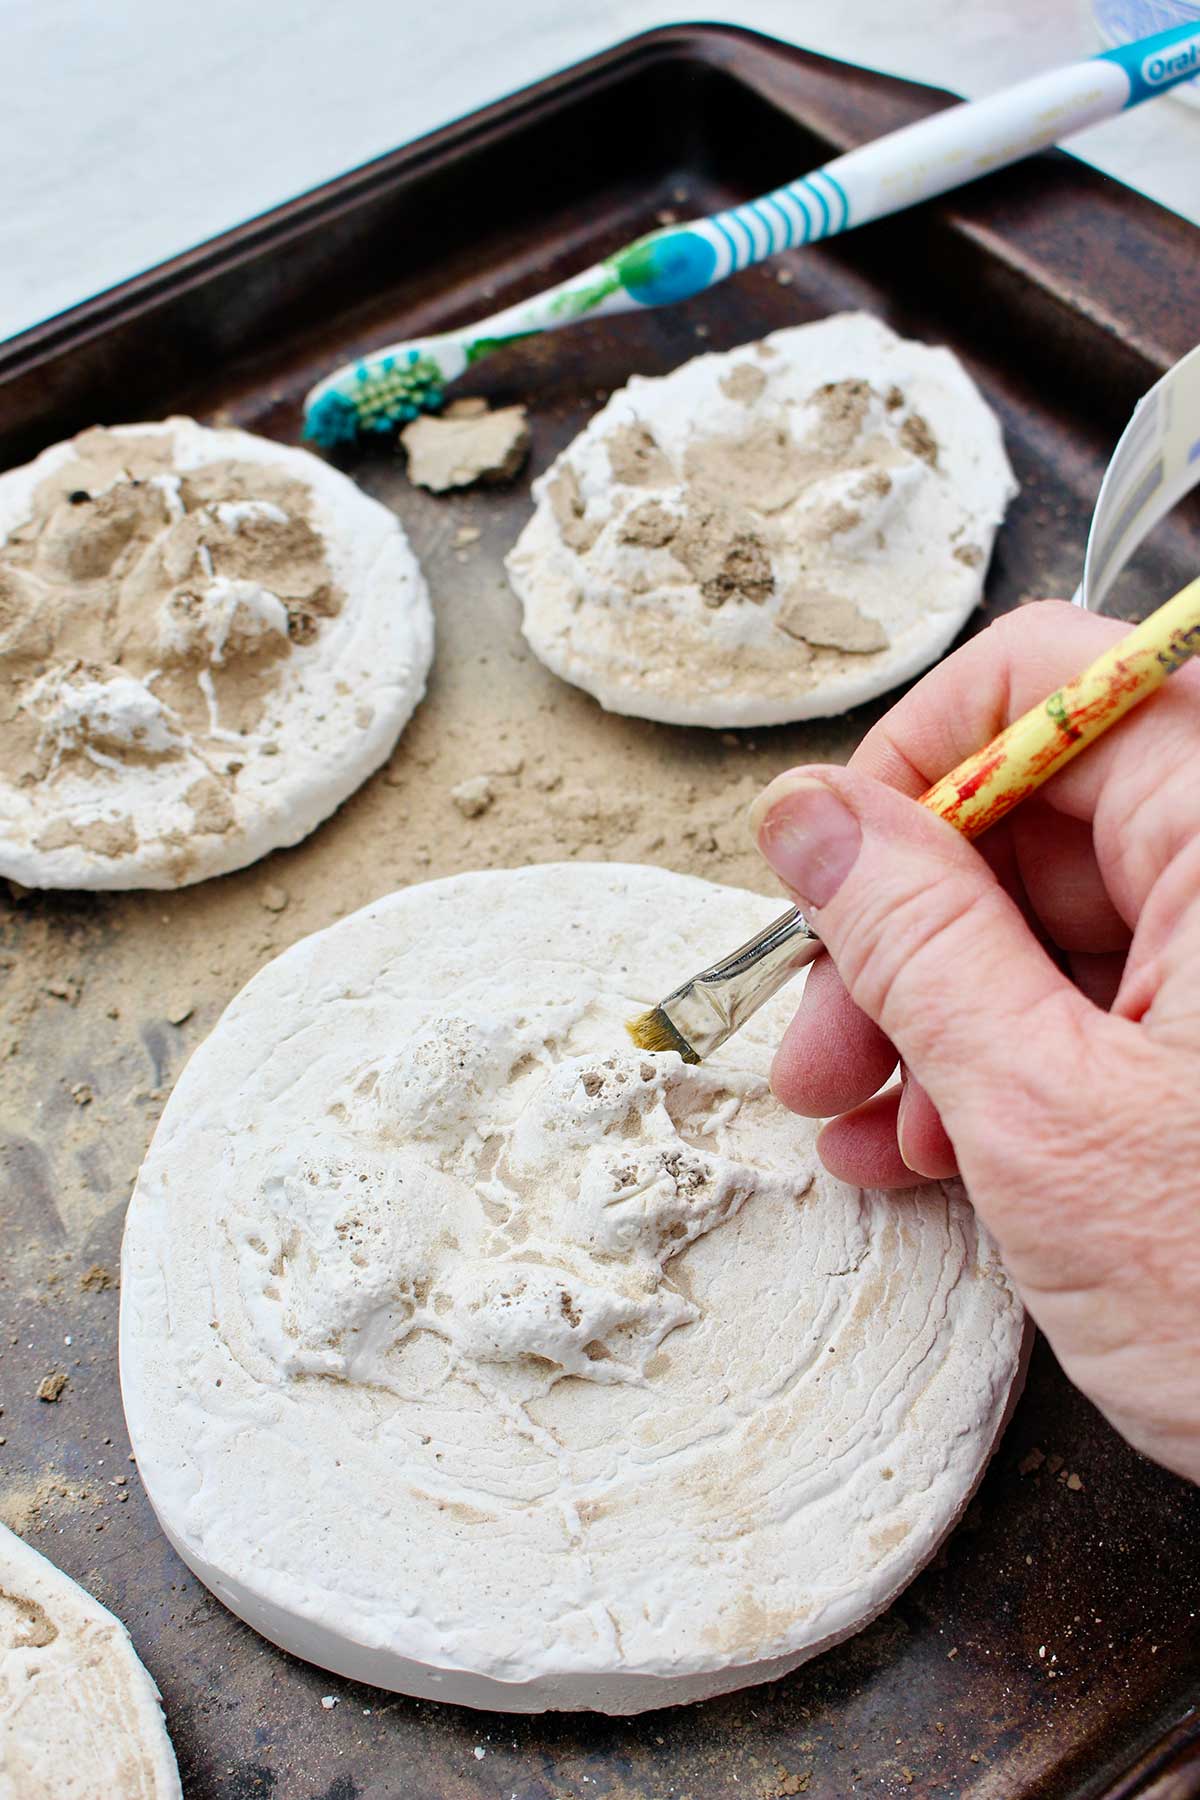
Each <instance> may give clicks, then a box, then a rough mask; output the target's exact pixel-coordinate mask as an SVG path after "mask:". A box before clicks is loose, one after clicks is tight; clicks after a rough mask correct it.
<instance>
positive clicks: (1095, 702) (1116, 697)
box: [921, 580, 1200, 838]
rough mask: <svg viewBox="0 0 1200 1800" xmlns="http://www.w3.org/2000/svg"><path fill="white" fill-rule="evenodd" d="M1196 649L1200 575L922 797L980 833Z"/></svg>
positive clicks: (1199, 643) (967, 830)
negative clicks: (1086, 667) (1081, 672)
mask: <svg viewBox="0 0 1200 1800" xmlns="http://www.w3.org/2000/svg"><path fill="white" fill-rule="evenodd" d="M1197 651H1200V580H1197V581H1193V582H1190V583H1189V584H1188V586H1187V587H1185V588H1184V589H1183V591H1182V593H1179V594H1176V596H1175V598H1174V599H1173V600H1168V601H1167V603H1166V605H1165V606H1160V607H1159V609H1158V611H1157V612H1152V613H1151V614H1150V617H1149V618H1148V619H1145V620H1143V622H1142V624H1140V625H1138V626H1136V627H1135V628H1134V630H1133V631H1131V632H1129V633H1128V635H1127V636H1125V637H1123V638H1121V639H1120V640H1119V641H1118V642H1117V643H1115V644H1114V645H1113V647H1112V649H1111V650H1106V651H1105V653H1104V655H1103V656H1100V657H1097V659H1096V661H1095V662H1094V663H1093V664H1092V666H1091V668H1090V669H1085V670H1084V672H1083V674H1082V675H1077V676H1076V677H1075V679H1074V680H1073V681H1068V682H1067V683H1066V685H1065V686H1063V687H1060V688H1059V689H1058V690H1057V692H1055V693H1053V694H1051V695H1050V697H1049V698H1048V699H1046V700H1043V701H1042V702H1041V704H1040V705H1038V706H1033V707H1031V708H1030V709H1029V711H1028V712H1027V713H1024V714H1023V715H1022V716H1021V718H1019V719H1014V721H1013V723H1012V724H1011V725H1009V726H1007V727H1006V728H1005V730H1003V731H1002V732H1001V733H1000V735H999V737H994V738H993V739H992V741H991V743H990V744H988V745H987V747H986V748H985V749H983V750H977V751H976V752H975V754H974V755H973V756H968V758H967V760H966V761H965V762H962V763H960V764H959V765H958V767H957V769H952V770H951V771H950V773H949V775H943V776H942V778H941V780H940V781H935V782H934V784H933V786H932V787H931V788H930V789H929V790H928V791H927V792H926V793H924V794H922V795H921V805H922V806H927V807H928V808H929V809H930V811H931V812H935V813H937V814H938V816H939V817H940V818H943V819H945V820H946V821H947V822H948V823H949V824H951V825H953V826H954V828H955V830H956V831H961V832H962V834H963V836H964V837H969V838H973V837H978V836H979V834H980V832H981V831H986V830H987V828H988V826H989V825H994V824H995V823H996V820H997V819H1002V818H1003V817H1004V815H1005V813H1007V812H1011V811H1012V809H1013V807H1014V806H1016V805H1017V804H1018V803H1019V802H1020V801H1022V800H1024V799H1025V797H1026V795H1028V794H1032V793H1033V791H1034V790H1035V788H1040V787H1041V785H1042V783H1043V782H1044V781H1048V780H1049V779H1050V777H1051V775H1053V774H1055V773H1056V772H1057V771H1058V770H1059V769H1061V768H1062V767H1063V765H1064V763H1069V762H1070V761H1071V758H1072V757H1074V756H1078V755H1079V752H1080V751H1081V750H1083V749H1085V748H1086V747H1087V745H1088V744H1090V743H1092V742H1093V741H1094V740H1095V739H1096V738H1098V737H1101V736H1103V734H1104V733H1105V732H1106V731H1107V730H1108V729H1109V727H1110V726H1111V725H1115V724H1116V722H1117V720H1118V719H1121V718H1123V717H1124V716H1125V714H1126V713H1127V712H1128V711H1129V709H1130V708H1131V707H1133V706H1136V705H1137V704H1138V702H1139V701H1141V700H1144V699H1145V698H1146V696H1147V695H1148V694H1152V693H1154V691H1155V689H1156V688H1159V687H1161V686H1162V684H1163V682H1164V681H1165V680H1166V679H1167V676H1168V675H1170V674H1172V673H1173V672H1174V671H1175V670H1176V669H1177V668H1178V667H1179V665H1180V663H1184V662H1186V661H1187V659H1188V657H1189V656H1195V655H1196V653H1197Z"/></svg>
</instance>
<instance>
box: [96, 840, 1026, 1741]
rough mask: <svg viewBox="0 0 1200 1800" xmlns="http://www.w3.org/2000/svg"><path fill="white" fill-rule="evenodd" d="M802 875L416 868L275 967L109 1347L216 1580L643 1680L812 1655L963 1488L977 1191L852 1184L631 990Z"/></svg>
mask: <svg viewBox="0 0 1200 1800" xmlns="http://www.w3.org/2000/svg"><path fill="white" fill-rule="evenodd" d="M777 910H778V908H777V905H776V903H773V902H771V901H768V900H764V899H763V898H761V897H760V896H757V895H754V894H750V893H746V892H742V891H739V890H737V889H732V888H722V887H717V886H714V885H712V884H710V883H707V882H704V881H700V880H696V879H693V878H691V877H685V876H681V875H673V874H669V873H666V872H664V871H662V870H659V869H652V868H640V867H639V868H635V867H626V866H619V865H616V866H609V865H592V866H582V867H581V866H577V865H574V864H571V865H549V866H545V867H529V868H526V869H522V870H519V871H515V872H507V871H506V872H496V873H487V874H475V875H463V876H456V877H453V878H451V879H448V880H443V881H435V882H431V883H428V884H426V885H424V886H418V887H413V888H409V889H407V890H405V891H403V892H401V893H397V894H393V895H391V896H390V897H389V898H387V899H384V900H381V901H379V902H377V903H376V904H375V905H372V906H370V907H367V908H365V909H364V910H363V911H361V912H358V913H355V914H354V915H353V916H351V917H350V918H347V919H345V920H343V921H341V922H340V923H338V924H336V925H334V926H332V927H331V928H330V929H329V930H327V931H324V932H322V933H320V934H319V935H317V936H315V937H311V938H308V939H306V940H305V941H303V942H301V943H299V944H297V945H296V946H294V947H293V948H292V949H290V950H288V951H287V952H286V953H285V954H284V955H283V956H280V957H279V958H278V959H277V960H276V961H274V962H272V963H271V964H270V965H269V966H268V967H267V968H265V969H264V970H263V971H262V972H261V973H260V974H259V975H257V976H256V977H255V978H254V980H253V981H252V982H251V983H250V984H249V986H248V987H247V988H246V989H245V990H244V991H243V993H242V994H241V995H240V996H239V998H238V999H237V1000H235V1001H234V1002H233V1004H232V1005H231V1006H230V1007H229V1009H228V1011H227V1012H226V1013H225V1015H224V1017H223V1018H222V1020H221V1021H220V1023H219V1024H218V1026H217V1028H216V1030H215V1031H214V1032H213V1034H212V1036H211V1037H210V1038H209V1039H208V1041H207V1043H205V1044H204V1045H203V1046H202V1047H201V1048H200V1049H199V1050H198V1051H197V1052H196V1054H195V1055H194V1056H193V1058H192V1060H191V1062H190V1063H189V1064H188V1067H187V1069H186V1070H185V1072H184V1074H183V1076H182V1078H181V1080H180V1082H179V1085H178V1087H177V1088H176V1090H175V1092H174V1094H173V1095H172V1097H171V1099H170V1101H169V1103H168V1105H167V1108H166V1110H165V1112H164V1114H163V1117H162V1120H161V1123H160V1124H159V1127H158V1131H157V1133H156V1135H155V1138H154V1142H153V1144H152V1146H151V1149H150V1152H149V1155H148V1157H147V1159H146V1162H145V1165H144V1167H143V1169H142V1172H141V1176H140V1178H139V1181H138V1184H137V1189H136V1192H135V1194H134V1197H133V1201H132V1203H131V1206H130V1210H129V1216H128V1223H127V1226H126V1233H125V1243H124V1251H123V1260H122V1284H121V1379H122V1389H123V1394H124V1400H125V1410H126V1416H127V1419H128V1422H129V1429H130V1433H131V1436H132V1441H133V1445H134V1448H135V1450H136V1453H137V1459H138V1467H139V1471H140V1473H141V1476H142V1479H143V1481H144V1483H145V1486H146V1489H147V1492H148V1493H149V1495H150V1498H151V1501H152V1502H153V1505H154V1507H155V1510H156V1512H157V1514H158V1517H159V1519H160V1521H161V1523H162V1525H163V1528H164V1530H165V1531H166V1533H167V1535H168V1536H169V1538H170V1539H171V1541H172V1543H173V1544H174V1545H175V1546H176V1548H177V1549H178V1550H179V1552H180V1554H181V1555H182V1556H183V1557H184V1559H185V1560H186V1561H187V1562H188V1563H189V1564H190V1566H191V1567H192V1569H193V1570H194V1571H195V1572H196V1574H197V1575H198V1576H199V1577H200V1578H201V1579H202V1580H203V1581H205V1582H206V1583H207V1584H208V1586H209V1587H210V1588H211V1589H212V1590H213V1592H214V1593H215V1594H217V1595H218V1596H219V1598H220V1599H222V1600H223V1601H224V1602H225V1604H226V1605H227V1606H229V1607H231V1608H232V1609H233V1610H234V1611H235V1612H236V1613H238V1614H239V1615H240V1616H241V1617H242V1618H243V1619H245V1620H247V1621H248V1622H249V1623H250V1624H251V1625H253V1626H254V1627H255V1628H256V1629H257V1630H259V1631H261V1632H262V1633H263V1634H264V1635H265V1636H267V1637H269V1638H271V1639H273V1640H274V1641H275V1642H276V1643H278V1644H281V1645H283V1646H284V1647H285V1648H286V1649H288V1650H290V1651H292V1652H294V1653H295V1654H297V1655H299V1656H302V1657H306V1658H308V1659H309V1660H310V1661H313V1662H316V1663H320V1664H323V1665H325V1666H326V1667H328V1668H331V1669H336V1670H338V1671H340V1672H341V1673H343V1674H345V1675H349V1676H352V1677H354V1678H356V1679H359V1680H362V1681H368V1682H373V1683H377V1684H379V1685H381V1686H384V1687H389V1688H393V1689H397V1690H399V1691H401V1692H403V1693H408V1694H416V1695H421V1696H425V1697H428V1698H435V1699H443V1700H447V1701H455V1702H458V1703H460V1704H465V1705H470V1706H479V1707H488V1708H495V1709H499V1710H508V1711H538V1710H541V1709H544V1708H563V1709H573V1708H583V1707H590V1708H597V1709H600V1710H603V1711H607V1712H613V1713H627V1712H638V1711H641V1710H643V1709H645V1708H648V1707H654V1706H662V1705H667V1704H672V1703H674V1702H678V1701H688V1700H699V1699H703V1698H706V1697H707V1696H709V1695H712V1694H718V1693H721V1692H724V1691H726V1690H728V1689H731V1688H736V1687H739V1686H743V1685H745V1684H746V1683H749V1682H755V1681H764V1680H768V1679H770V1678H772V1677H774V1676H777V1675H780V1674H783V1673H785V1672H786V1671H787V1670H789V1669H792V1668H794V1667H795V1666H796V1664H798V1663H800V1662H803V1661H804V1659H805V1658H806V1657H809V1656H812V1655H813V1654H815V1653H816V1652H817V1651H818V1650H820V1649H822V1648H824V1647H825V1646H826V1645H829V1644H832V1643H834V1642H835V1641H836V1640H838V1639H839V1638H842V1637H845V1636H846V1635H847V1634H848V1633H850V1632H853V1631H855V1630H857V1629H858V1628H859V1627H860V1626H862V1625H864V1624H866V1623H867V1621H868V1620H870V1619H871V1618H873V1617H874V1616H875V1614H877V1613H878V1612H879V1611H880V1610H881V1609H882V1608H883V1607H885V1606H886V1605H887V1604H888V1602H889V1601H890V1600H891V1599H892V1598H893V1596H894V1595H895V1594H896V1593H897V1592H898V1591H899V1590H900V1589H901V1588H902V1587H903V1586H904V1584H905V1583H906V1582H907V1581H908V1580H909V1579H910V1578H911V1577H912V1575H913V1574H914V1573H915V1571H916V1570H917V1569H919V1568H920V1567H921V1565H922V1564H923V1563H924V1562H925V1561H926V1560H927V1559H928V1558H929V1557H930V1556H931V1555H932V1553H933V1552H934V1550H935V1549H936V1547H937V1545H938V1544H939V1543H940V1541H941V1540H942V1538H943V1537H944V1536H945V1534H946V1532H947V1531H948V1530H949V1529H950V1527H951V1525H952V1524H953V1523H954V1520H955V1519H956V1518H957V1516H958V1514H959V1513H960V1512H961V1510H962V1508H963V1506H964V1505H965V1503H966V1501H967V1498H968V1496H969V1495H970V1493H971V1491H972V1489H973V1488H974V1486H975V1483H976V1482H977V1480H978V1479H979V1476H980V1473H981V1471H982V1469H983V1466H984V1464H985V1462H986V1460H987V1457H988V1455H989V1452H990V1451H991V1448H992V1446H993V1443H994V1442H995V1439H996V1436H997V1434H998V1432H999V1430H1000V1428H1001V1424H1002V1421H1003V1419H1004V1417H1005V1412H1006V1407H1007V1405H1008V1402H1009V1398H1010V1393H1011V1391H1012V1389H1013V1385H1014V1380H1015V1377H1016V1374H1017V1371H1018V1366H1019V1353H1020V1347H1021V1341H1022V1313H1021V1308H1020V1306H1019V1304H1018V1302H1017V1300H1016V1299H1015V1297H1014V1295H1013V1292H1012V1290H1011V1288H1010V1286H1009V1284H1008V1281H1007V1280H1006V1278H1005V1275H1004V1271H1003V1269H1002V1268H1001V1267H1000V1265H999V1262H998V1260H997V1256H996V1252H995V1250H994V1248H993V1246H992V1245H991V1243H990V1242H989V1241H988V1240H987V1239H986V1237H985V1236H984V1235H983V1233H982V1231H981V1228H980V1227H979V1225H978V1224H977V1222H976V1220H975V1217H974V1214H973V1212H972V1210H971V1208H970V1206H969V1205H968V1203H967V1201H966V1199H965V1198H964V1196H963V1193H962V1191H961V1189H960V1188H958V1187H957V1186H953V1185H946V1186H942V1187H934V1188H926V1189H923V1190H921V1191H920V1192H917V1193H905V1194H898V1195H897V1194H887V1195H885V1194H882V1193H870V1192H862V1191H859V1190H858V1189H855V1188H851V1187H847V1186H845V1185H843V1184H841V1183H839V1182H837V1181H834V1180H833V1179H832V1178H830V1177H829V1176H828V1175H826V1174H824V1173H823V1172H822V1170H821V1169H820V1167H819V1165H818V1162H817V1158H816V1155H815V1152H814V1148H813V1143H814V1134H815V1127H814V1125H813V1123H812V1122H811V1121H806V1120H802V1119H799V1118H796V1117H794V1116H792V1115H791V1114H788V1113H786V1112H785V1111H783V1109H782V1108H781V1107H780V1106H779V1105H778V1104H777V1102H776V1101H775V1100H774V1099H773V1097H772V1096H771V1094H770V1091H769V1088H768V1086H767V1079H766V1077H767V1070H768V1067H769V1061H770V1053H771V1048H772V1045H773V1044H774V1043H775V1042H776V1041H777V1040H778V1036H779V1033H780V1031H781V1030H782V1026H783V1023H784V1021H785V1019H786V1017H787V1016H788V1014H789V1011H790V1008H791V1007H792V1006H793V1005H794V1003H795V998H796V996H795V993H794V992H793V993H791V994H790V995H782V996H779V997H778V998H777V999H776V1000H775V1001H774V1002H773V1003H772V1005H771V1006H770V1007H768V1008H766V1009H764V1010H763V1012H761V1013H760V1014H758V1016H757V1017H756V1018H755V1019H754V1020H752V1021H751V1023H750V1024H749V1025H748V1026H747V1027H746V1029H745V1030H744V1031H742V1032H741V1033H740V1034H739V1036H738V1037H737V1038H736V1039H734V1040H733V1041H732V1042H731V1043H730V1044H729V1045H727V1046H726V1047H725V1049H724V1050H723V1051H722V1052H721V1053H720V1054H719V1055H718V1056H717V1057H715V1058H713V1059H712V1061H711V1062H709V1063H706V1064H705V1065H703V1066H702V1067H699V1068H690V1067H687V1066H685V1065H684V1064H683V1063H682V1062H681V1061H680V1059H679V1058H678V1057H677V1056H676V1055H675V1054H674V1053H667V1054H661V1055H645V1054H643V1053H640V1052H637V1051H635V1050H633V1049H632V1048H631V1046H630V1042H629V1039H628V1037H627V1036H626V1033H625V1021H626V1020H627V1019H628V1018H629V1017H630V1016H631V1015H632V1014H635V1013H636V1012H638V1011H640V1010H641V1009H643V1008H644V1007H646V1006H647V1005H648V1004H650V1003H652V1002H653V1000H654V998H655V996H656V995H659V994H661V993H662V992H663V991H664V990H666V989H668V988H670V987H671V986H672V985H673V984H674V983H675V982H676V981H677V980H678V979H680V978H682V977H683V976H684V975H685V974H686V973H687V972H688V971H694V970H696V969H698V968H700V967H703V966H705V965H706V964H708V963H710V962H712V961H713V960H714V959H715V958H716V957H718V956H719V955H721V954H722V953H724V952H727V951H728V950H729V949H730V948H731V947H732V946H735V945H737V944H738V943H741V942H742V941H743V940H744V939H746V938H747V937H748V936H750V934H751V933H753V932H755V931H757V930H758V929H760V928H761V927H762V926H763V925H764V924H765V923H766V922H767V920H768V919H769V918H770V917H772V916H773V914H774V913H775V912H776V911H777Z"/></svg>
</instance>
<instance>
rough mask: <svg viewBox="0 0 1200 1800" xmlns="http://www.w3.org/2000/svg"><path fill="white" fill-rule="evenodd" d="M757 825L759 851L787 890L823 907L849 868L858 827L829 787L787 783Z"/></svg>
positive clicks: (859, 845)
mask: <svg viewBox="0 0 1200 1800" xmlns="http://www.w3.org/2000/svg"><path fill="white" fill-rule="evenodd" d="M757 824H758V847H759V849H760V850H761V851H762V853H763V855H764V856H765V857H766V859H767V861H768V862H769V863H770V865H771V867H772V868H773V869H774V871H775V873H776V874H777V875H778V876H779V879H780V880H781V881H782V882H783V883H784V885H785V886H786V887H789V888H791V890H792V892H793V893H794V894H795V895H796V896H797V897H798V898H799V899H800V900H802V901H804V902H806V903H807V904H808V905H809V906H811V907H814V908H816V907H822V906H827V905H828V904H829V902H830V901H831V900H832V899H833V896H834V895H835V894H836V893H837V891H838V889H839V888H840V887H841V885H842V883H843V881H845V879H846V877H847V875H848V874H849V873H850V871H851V869H852V868H853V867H854V864H855V860H856V858H857V856H858V853H859V850H860V849H861V848H862V828H861V827H860V825H859V823H858V820H857V819H856V818H855V816H854V814H853V813H852V812H851V811H850V808H849V807H848V806H846V805H844V804H843V802H842V801H841V800H840V799H839V798H838V796H837V795H836V794H835V793H834V792H833V790H832V788H827V787H826V786H825V784H824V783H823V782H820V781H806V780H805V779H804V778H803V777H801V778H798V779H796V780H794V781H789V783H788V785H787V787H786V788H785V790H784V791H783V792H782V793H781V794H780V795H779V798H778V799H777V800H774V801H773V802H771V801H770V800H769V797H768V805H767V808H766V811H765V813H764V814H763V816H762V817H761V819H760V820H759V821H758V822H757Z"/></svg>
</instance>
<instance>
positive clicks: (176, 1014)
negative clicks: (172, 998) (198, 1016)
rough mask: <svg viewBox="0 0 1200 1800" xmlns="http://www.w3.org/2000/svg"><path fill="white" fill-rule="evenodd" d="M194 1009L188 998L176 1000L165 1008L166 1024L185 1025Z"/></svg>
mask: <svg viewBox="0 0 1200 1800" xmlns="http://www.w3.org/2000/svg"><path fill="white" fill-rule="evenodd" d="M195 1010H196V1009H195V1007H194V1006H193V1004H192V1002H191V1001H190V1000H177V1001H176V1002H175V1004H174V1005H173V1006H169V1007H168V1008H167V1023H168V1025H186V1023H187V1021H188V1020H189V1019H190V1018H191V1016H192V1014H193V1013H194V1012H195Z"/></svg>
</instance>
